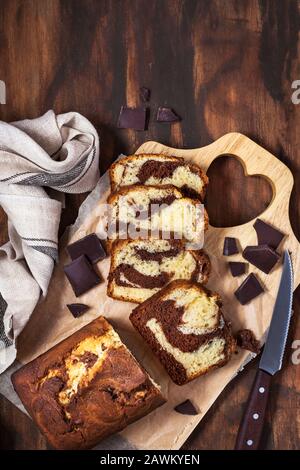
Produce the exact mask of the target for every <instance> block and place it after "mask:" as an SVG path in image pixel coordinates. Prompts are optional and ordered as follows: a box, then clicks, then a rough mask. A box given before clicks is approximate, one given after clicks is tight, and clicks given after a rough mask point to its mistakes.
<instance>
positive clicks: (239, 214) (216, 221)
mask: <svg viewBox="0 0 300 470" xmlns="http://www.w3.org/2000/svg"><path fill="white" fill-rule="evenodd" d="M207 175H208V177H209V185H208V188H207V194H206V198H205V206H206V210H207V212H208V215H209V223H210V225H212V226H213V227H230V226H235V225H242V224H245V223H246V222H249V221H251V220H252V219H254V218H256V217H259V216H260V214H261V213H263V212H264V211H265V210H266V209H267V207H268V206H269V204H270V203H271V201H272V199H273V190H272V186H271V185H270V183H269V181H268V180H267V179H266V178H264V177H262V176H257V175H253V176H246V175H245V171H244V167H243V165H242V164H241V162H240V160H239V158H237V157H236V156H235V155H220V156H219V157H218V158H216V159H215V160H214V161H213V162H212V164H211V165H210V167H209V169H208V172H207ZM258 195H259V197H258Z"/></svg>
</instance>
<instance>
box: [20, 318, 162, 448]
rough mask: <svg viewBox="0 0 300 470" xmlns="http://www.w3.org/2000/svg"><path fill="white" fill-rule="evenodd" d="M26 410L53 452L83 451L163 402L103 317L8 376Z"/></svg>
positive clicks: (154, 385)
mask: <svg viewBox="0 0 300 470" xmlns="http://www.w3.org/2000/svg"><path fill="white" fill-rule="evenodd" d="M12 382H13V385H14V388H15V390H16V392H17V394H18V395H19V397H20V399H21V401H22V402H23V404H24V406H25V408H26V409H27V411H28V412H29V414H30V415H31V417H32V418H33V420H34V421H35V422H36V424H37V425H38V427H39V428H40V430H41V431H42V433H43V434H44V435H45V436H46V438H47V439H48V441H49V443H50V444H51V445H52V447H54V448H55V449H66V450H67V449H88V448H91V447H93V446H95V445H96V444H97V443H98V442H99V441H100V440H101V439H103V438H105V437H107V436H109V435H111V434H113V433H115V432H118V431H120V430H122V429H124V428H125V427H126V426H127V425H128V424H129V423H132V422H133V421H135V420H137V419H139V418H141V417H142V416H144V415H146V414H148V413H149V412H150V411H152V410H153V409H154V408H156V407H157V406H159V405H161V404H162V403H163V402H164V400H163V397H162V395H161V392H160V388H159V387H158V386H157V385H156V384H155V383H154V381H153V380H152V379H151V377H150V376H149V375H148V374H147V372H146V371H145V370H144V369H143V368H142V367H141V366H140V365H139V364H138V362H137V361H136V359H135V358H134V357H133V355H132V354H131V353H130V351H129V350H128V349H127V347H126V346H125V345H124V344H123V343H122V341H121V339H120V337H119V335H118V334H117V333H116V331H115V330H114V329H113V328H112V326H111V325H110V324H109V323H108V322H107V321H106V320H105V318H103V317H99V318H97V319H96V320H94V321H92V322H91V323H89V324H88V325H86V326H85V327H83V328H82V329H81V330H78V331H77V332H76V333H74V334H73V335H71V336H70V337H69V338H67V339H65V340H64V341H62V342H61V343H59V344H57V345H56V346H54V347H53V348H52V349H50V350H49V351H47V352H46V353H44V354H42V355H41V356H39V357H38V358H37V359H35V360H33V361H32V362H30V363H29V364H27V365H25V366H24V367H22V368H21V369H19V370H18V371H17V372H15V373H14V374H13V376H12Z"/></svg>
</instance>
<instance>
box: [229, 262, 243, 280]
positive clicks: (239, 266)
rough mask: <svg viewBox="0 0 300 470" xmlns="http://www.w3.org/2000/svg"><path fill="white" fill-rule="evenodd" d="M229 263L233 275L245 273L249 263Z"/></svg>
mask: <svg viewBox="0 0 300 470" xmlns="http://www.w3.org/2000/svg"><path fill="white" fill-rule="evenodd" d="M228 264H229V269H230V271H231V274H232V276H233V277H236V276H241V275H242V274H245V272H246V267H247V263H241V262H239V261H229V263H228Z"/></svg>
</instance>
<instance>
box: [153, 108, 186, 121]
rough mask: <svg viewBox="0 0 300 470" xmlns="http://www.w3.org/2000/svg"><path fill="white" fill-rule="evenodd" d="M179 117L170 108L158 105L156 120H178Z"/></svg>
mask: <svg viewBox="0 0 300 470" xmlns="http://www.w3.org/2000/svg"><path fill="white" fill-rule="evenodd" d="M180 120H181V118H180V117H179V116H178V115H177V114H176V113H175V111H174V110H173V109H172V108H162V107H159V108H158V110H157V115H156V121H157V122H176V121H180Z"/></svg>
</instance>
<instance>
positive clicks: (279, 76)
mask: <svg viewBox="0 0 300 470" xmlns="http://www.w3.org/2000/svg"><path fill="white" fill-rule="evenodd" d="M299 30H300V2H298V1H296V0H295V1H294V0H270V1H268V0H260V1H259V0H235V1H234V0H226V1H225V0H198V1H196V0H186V1H184V0H166V1H165V0H122V1H121V0H110V1H109V0H26V1H25V0H23V1H22V0H1V3H0V80H4V81H5V83H6V86H7V104H6V105H0V118H1V119H3V120H5V121H11V120H16V119H23V118H26V117H27V118H31V117H36V116H38V115H40V114H42V113H44V112H45V111H47V110H48V109H49V108H53V109H54V110H55V111H56V112H57V113H61V112H67V111H70V110H74V111H78V112H80V113H82V114H84V115H85V116H86V117H87V118H88V119H90V120H91V121H92V122H93V124H94V125H95V126H96V128H97V129H98V131H99V133H100V140H101V158H100V168H101V172H102V173H103V172H104V171H105V170H106V169H107V168H108V166H109V165H110V163H111V162H113V160H114V159H115V158H116V156H117V155H118V154H119V153H120V152H124V153H132V152H134V151H135V149H136V148H137V147H138V146H139V145H140V144H141V143H142V142H144V141H145V140H150V139H151V140H158V141H160V142H162V143H166V144H168V145H171V146H175V147H201V146H203V145H206V144H208V143H210V142H212V141H213V140H215V139H217V138H218V137H220V136H221V135H223V134H225V133H226V132H230V131H240V132H242V133H244V134H246V135H248V136H249V137H251V138H253V139H254V140H255V141H257V142H258V143H260V144H262V145H263V146H264V147H266V148H267V149H269V150H270V151H272V152H273V153H274V154H275V155H277V156H278V157H279V158H280V159H281V160H282V161H283V162H284V163H285V164H286V165H288V166H289V168H290V169H291V170H292V172H293V174H294V177H295V187H294V191H293V194H292V199H291V204H290V217H291V221H292V226H293V228H294V231H295V233H296V236H297V237H298V239H300V207H299V196H300V194H299V191H300V171H299V166H300V105H298V106H297V105H294V104H293V103H292V101H291V94H292V89H291V84H292V82H293V80H296V79H300V61H299V57H297V50H298V55H299V48H300V42H299V40H298V37H299ZM140 86H147V87H149V88H151V91H152V94H151V102H150V107H151V118H150V125H149V130H148V131H147V132H135V131H132V130H119V129H117V128H116V122H117V118H118V113H119V109H120V106H121V105H122V104H125V103H127V104H129V105H136V104H138V103H139V87H140ZM159 105H168V106H172V107H173V108H174V109H175V110H176V111H177V112H178V113H179V114H180V115H181V116H182V118H183V120H182V122H181V123H180V124H175V125H173V126H170V125H168V124H158V123H155V111H156V109H157V107H158V106H159ZM209 176H210V178H211V185H210V189H209V194H208V197H207V207H208V212H209V215H210V220H211V223H212V224H213V225H223V226H224V225H235V224H237V223H242V222H244V221H245V220H249V219H250V218H252V217H254V216H255V215H258V214H259V213H260V212H261V211H262V210H263V209H264V207H266V205H267V204H268V202H269V201H270V198H271V189H270V187H269V185H268V184H267V183H266V181H264V180H261V179H259V178H258V177H251V178H248V179H245V178H244V175H243V170H242V168H241V166H240V164H239V163H237V161H236V160H235V159H233V158H229V157H222V158H221V159H219V160H218V161H217V162H215V163H214V164H213V167H212V168H211V169H210V170H209ZM82 200H83V197H82V196H67V210H66V211H65V212H64V216H63V220H62V227H64V226H66V224H69V223H70V222H72V221H73V220H74V218H75V217H76V213H77V209H78V207H79V205H80V203H81V201H82ZM5 221H6V218H5V214H3V213H2V214H1V215H0V224H1V225H0V228H1V240H0V241H1V242H4V241H5V240H6V228H5ZM299 307H300V295H299V289H298V291H297V292H296V294H295V297H294V310H295V315H294V318H293V326H292V331H291V334H290V339H289V343H288V347H287V355H286V361H285V367H284V370H283V371H282V372H281V373H279V374H278V376H276V378H275V383H274V385H273V388H272V393H271V401H270V406H269V409H268V415H267V425H266V427H265V431H264V436H263V443H262V446H263V447H264V448H267V449H297V448H298V449H299V448H300V393H299V392H300V365H298V366H297V365H293V364H292V362H291V355H292V352H293V350H292V348H291V344H292V340H293V339H297V338H298V339H300V320H299ZM256 366H257V360H256V361H253V363H252V364H251V365H249V366H248V367H247V368H246V370H245V371H244V372H243V373H242V374H240V376H239V377H237V378H236V379H235V380H234V381H233V382H232V383H231V384H230V385H229V386H228V387H227V389H226V390H225V391H224V393H223V394H222V395H221V396H220V398H219V399H218V400H217V402H216V403H215V404H214V406H212V408H211V409H210V411H209V413H207V415H206V416H205V418H204V419H203V421H202V422H201V423H200V425H199V427H198V428H197V429H196V431H195V432H194V433H193V435H192V436H191V438H190V439H189V440H188V442H187V443H186V445H185V448H187V449H231V448H233V445H234V441H235V436H236V432H237V428H238V424H239V421H240V418H241V414H242V410H243V406H244V404H245V400H246V398H247V396H248V392H249V387H250V386H251V383H252V380H253V376H254V372H255V368H256ZM0 407H1V408H0V423H1V424H0V426H1V433H0V435H1V439H2V441H1V445H0V447H1V448H3V449H7V448H10V449H44V448H46V443H45V440H44V439H43V437H42V436H41V435H40V434H39V432H38V431H37V429H36V428H35V426H34V425H33V424H32V423H31V421H30V420H29V419H28V418H27V417H26V416H24V415H23V414H22V413H21V412H20V411H18V410H17V409H16V408H15V407H14V406H13V405H11V404H10V403H9V402H8V401H7V400H6V399H4V398H1V399H0Z"/></svg>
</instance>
